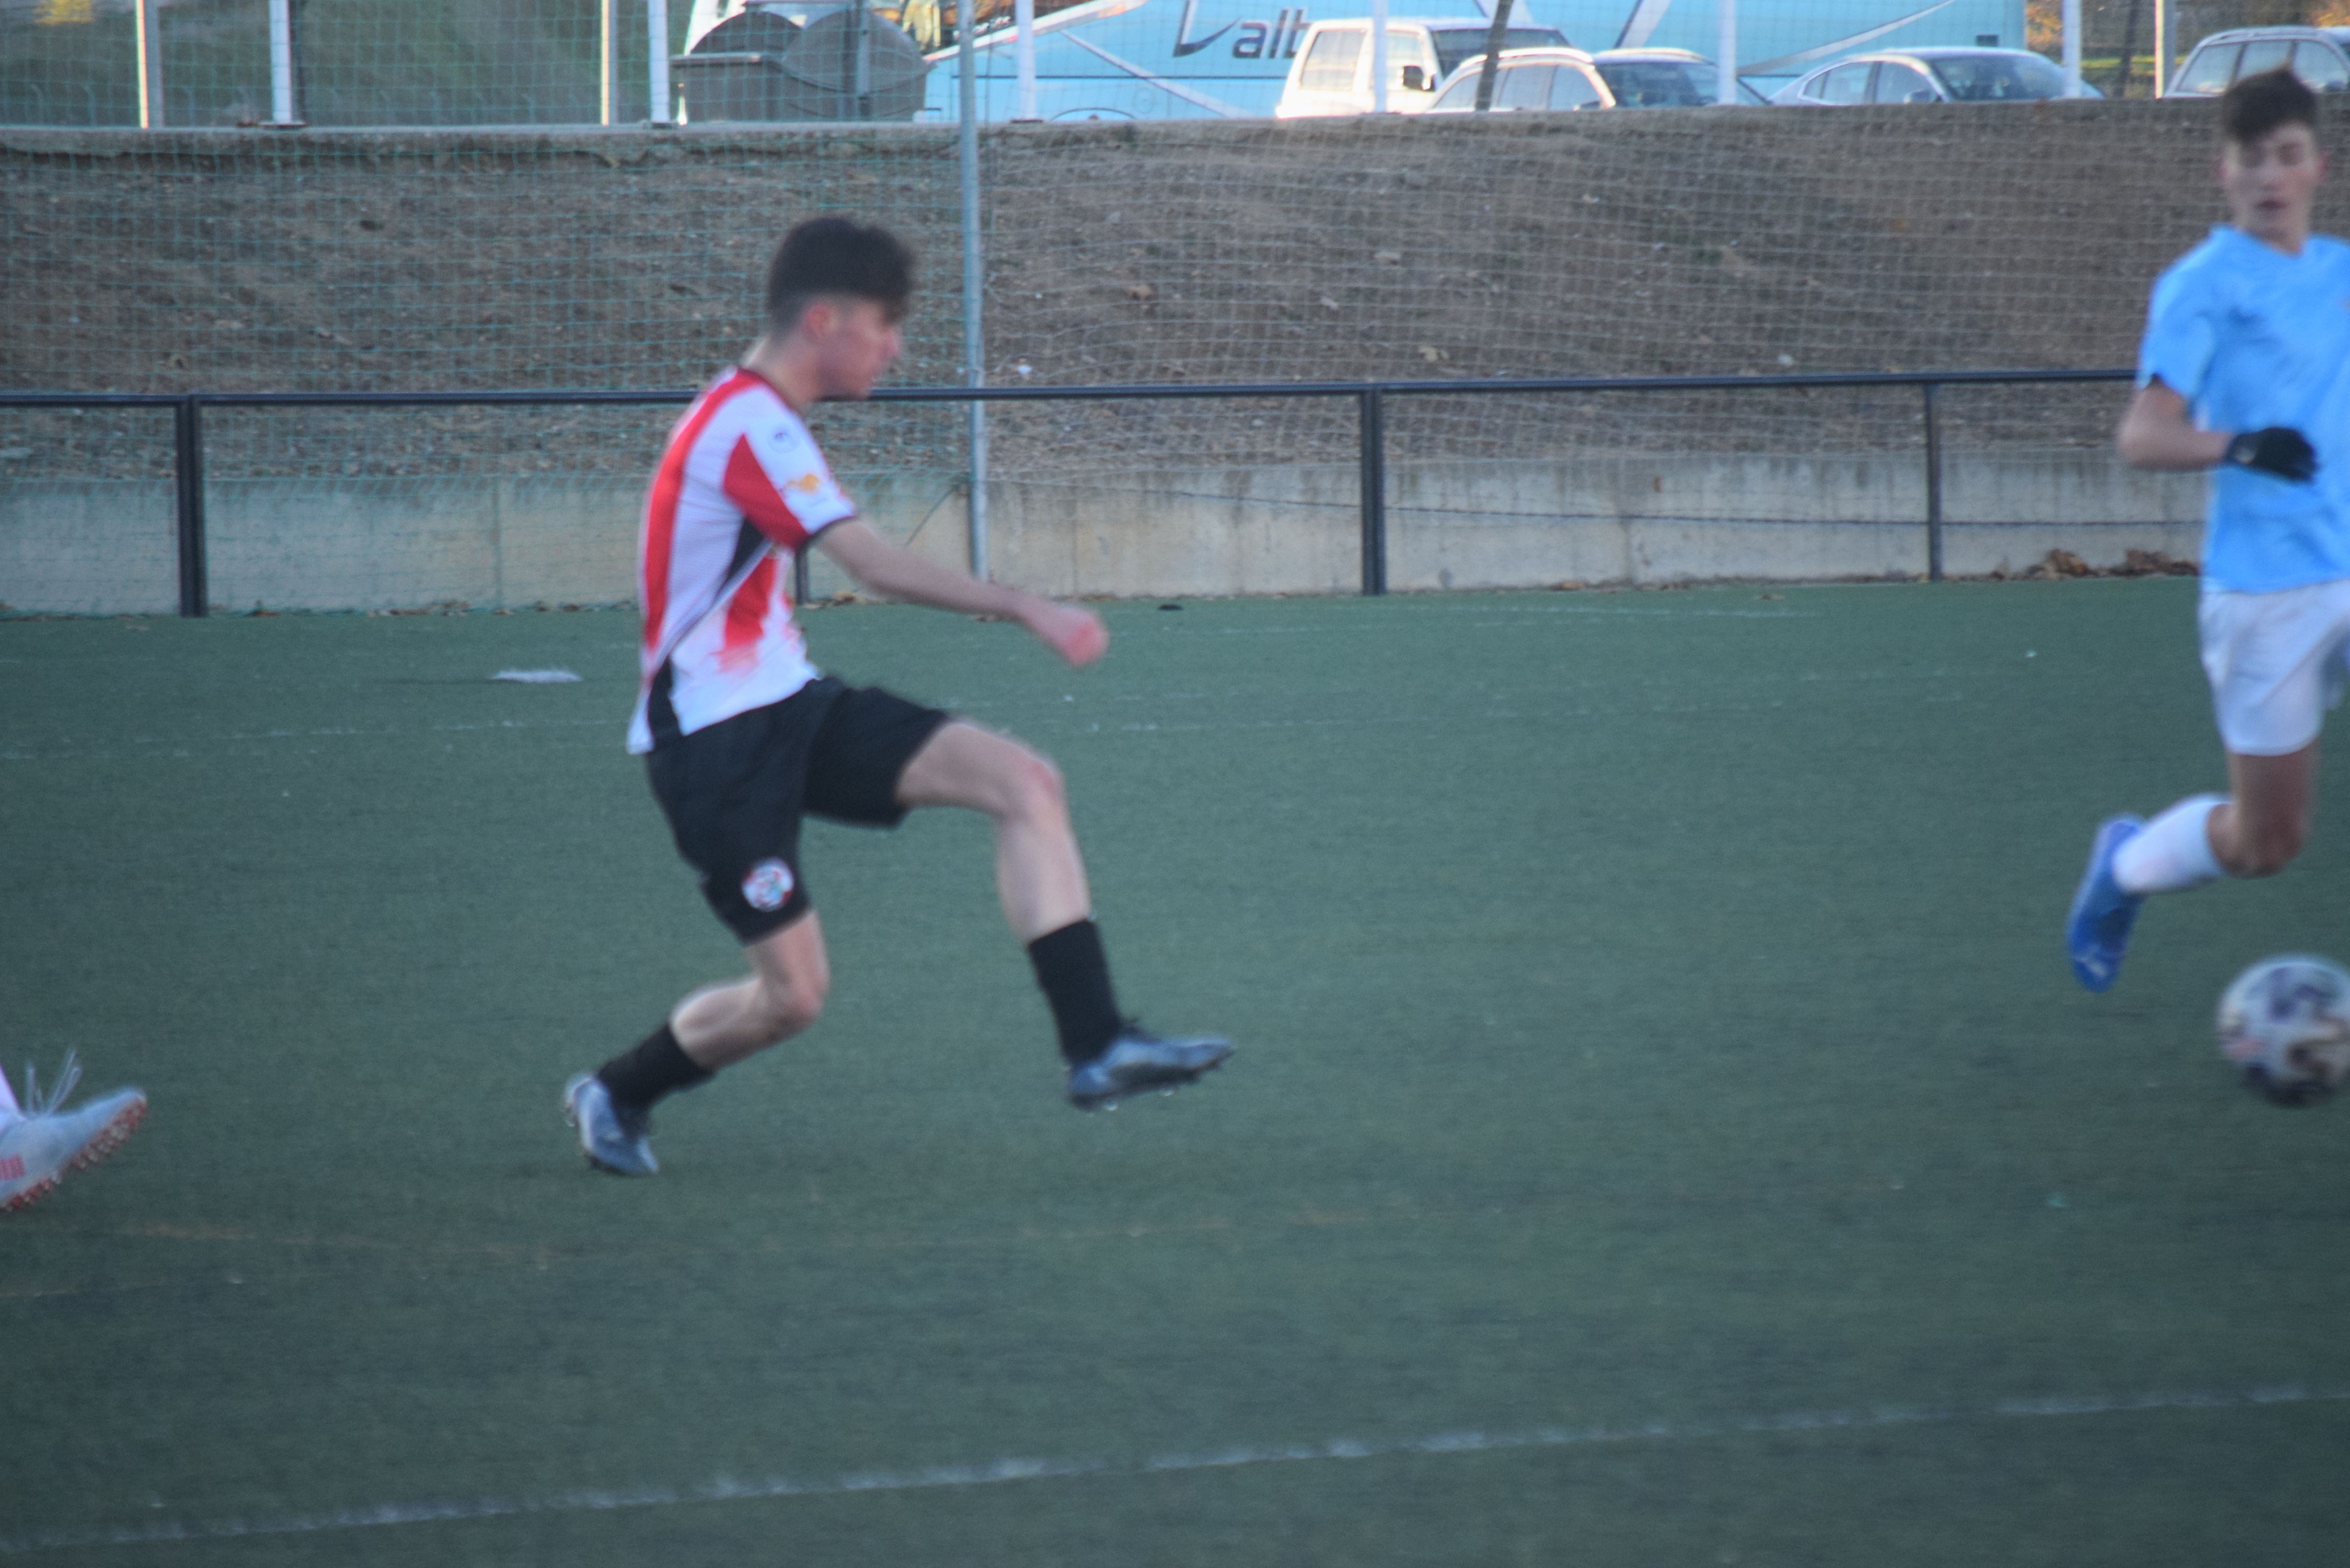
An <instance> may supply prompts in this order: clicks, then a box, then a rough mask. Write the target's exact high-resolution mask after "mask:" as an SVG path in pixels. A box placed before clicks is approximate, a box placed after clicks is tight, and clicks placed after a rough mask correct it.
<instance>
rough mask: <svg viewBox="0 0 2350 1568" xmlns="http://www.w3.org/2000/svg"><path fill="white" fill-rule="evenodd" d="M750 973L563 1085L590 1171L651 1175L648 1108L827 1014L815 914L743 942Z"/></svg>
mask: <svg viewBox="0 0 2350 1568" xmlns="http://www.w3.org/2000/svg"><path fill="white" fill-rule="evenodd" d="M743 957H744V958H745V959H747V960H748V961H750V965H751V972H750V974H749V975H747V976H746V977H744V978H743V979H742V980H737V981H727V982H725V983H724V984H722V985H711V986H704V987H703V988H702V990H700V991H697V992H694V993H693V994H692V995H691V996H689V997H687V998H686V999H685V1000H684V1001H683V1002H679V1003H678V1004H677V1006H676V1007H674V1008H672V1009H671V1012H670V1015H669V1017H668V1018H667V1019H666V1020H664V1021H663V1023H662V1024H661V1026H660V1028H659V1029H657V1030H655V1031H654V1032H653V1033H652V1034H651V1036H650V1038H648V1039H647V1040H646V1041H645V1042H644V1044H640V1045H639V1046H637V1047H636V1048H635V1049H633V1050H629V1051H624V1052H622V1053H621V1054H619V1055H618V1056H615V1057H613V1058H612V1059H611V1060H610V1061H608V1062H607V1063H605V1064H603V1065H602V1066H601V1067H598V1069H596V1071H595V1072H594V1073H593V1074H587V1073H583V1074H581V1075H578V1076H577V1077H576V1078H574V1079H572V1080H571V1082H570V1083H569V1084H567V1085H565V1087H564V1091H563V1110H564V1114H565V1116H568V1117H569V1118H570V1120H571V1125H572V1126H574V1127H577V1128H578V1129H579V1147H580V1148H581V1150H582V1151H583V1152H584V1153H585V1154H586V1155H587V1162H588V1163H589V1164H590V1165H593V1166H595V1167H596V1168H598V1169H599V1170H608V1171H610V1172H611V1173H612V1174H613V1175H615V1176H650V1175H652V1174H653V1172H655V1171H657V1170H659V1169H660V1161H658V1160H656V1159H655V1158H653V1151H652V1144H651V1141H650V1135H651V1132H652V1116H651V1112H652V1107H653V1106H654V1105H655V1104H657V1103H658V1102H659V1101H660V1100H662V1099H664V1098H666V1097H667V1096H671V1095H673V1094H675V1093H677V1092H678V1091H679V1090H680V1089H691V1088H692V1087H694V1086H695V1085H701V1084H706V1083H708V1082H709V1081H710V1079H711V1076H712V1075H713V1074H715V1073H716V1072H717V1071H718V1070H719V1069H720V1068H721V1067H725V1066H731V1065H732V1064H734V1063H736V1062H740V1061H742V1060H743V1058H744V1057H746V1056H754V1055H756V1054H758V1053H760V1052H762V1051H764V1050H765V1049H766V1048H767V1047H768V1046H770V1045H775V1044H781V1043H782V1042H783V1041H785V1040H788V1039H790V1038H791V1037H792V1036H793V1035H795V1034H797V1033H800V1031H802V1030H804V1029H806V1027H807V1026H808V1025H809V1024H811V1023H815V1022H816V1016H817V1015H818V1014H819V1013H821V1012H823V1011H824V998H825V992H827V990H828V989H829V988H830V986H831V983H832V971H831V968H830V966H829V964H828V963H827V961H826V958H825V951H824V927H823V926H822V925H821V924H819V923H818V921H817V919H816V911H815V910H814V909H809V910H806V912H805V913H803V914H802V915H801V916H800V917H799V918H798V919H795V920H794V921H793V922H792V923H791V924H790V925H788V926H785V927H784V928H783V929H780V930H776V931H773V932H770V933H769V934H768V935H766V936H764V937H762V938H761V939H759V940H757V941H754V942H749V943H746V944H745V945H744V946H743Z"/></svg>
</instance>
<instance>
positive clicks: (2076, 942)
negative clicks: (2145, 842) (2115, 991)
mask: <svg viewBox="0 0 2350 1568" xmlns="http://www.w3.org/2000/svg"><path fill="white" fill-rule="evenodd" d="M2144 826H2146V824H2145V823H2144V822H2143V821H2142V820H2141V819H2139V818H2137V817H2135V816H2115V817H2108V818H2107V819H2106V821H2105V822H2104V823H2103V824H2101V825H2100V826H2098V828H2097V836H2096V837H2095V838H2094V839H2092V840H2091V841H2090V843H2089V868H2088V869H2087V870H2086V871H2084V872H2083V873H2081V888H2080V890H2079V891H2078V892H2076V893H2074V895H2073V913H2072V917H2071V918H2070V919H2067V920H2066V921H2065V923H2064V948H2065V950H2066V951H2067V952H2069V953H2070V954H2071V955H2072V958H2073V977H2074V979H2075V980H2078V981H2080V982H2081V983H2082V984H2083V985H2085V986H2086V987H2088V988H2089V989H2090V990H2091V991H2106V990H2110V989H2111V988H2112V986H2113V983H2114V977H2115V976H2116V975H2118V974H2120V973H2121V971H2122V954H2123V953H2125V952H2126V951H2127V950H2129V939H2130V927H2131V926H2132V925H2133V924H2134V923H2136V921H2137V907H2138V906H2139V905H2140V904H2142V903H2144V902H2145V901H2146V900H2145V899H2144V898H2140V897H2138V896H2137V895H2136V894H2133V893H2125V892H2123V891H2122V889H2121V885H2120V884H2119V883H2117V882H2116V881H2115V880H2114V857H2115V856H2116V854H2118V853H2119V852H2120V850H2121V846H2123V845H2125V844H2127V843H2128V842H2129V841H2130V840H2131V839H2133V838H2135V837H2137V832H2138V829H2139V828H2141V827H2144Z"/></svg>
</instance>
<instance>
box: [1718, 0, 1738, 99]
mask: <svg viewBox="0 0 2350 1568" xmlns="http://www.w3.org/2000/svg"><path fill="white" fill-rule="evenodd" d="M1713 15H1714V24H1713V26H1714V52H1715V53H1716V54H1717V55H1719V56H1720V58H1719V59H1718V60H1716V61H1715V63H1714V67H1713V101H1714V102H1716V103H1721V104H1731V103H1736V102H1737V101H1738V0H1717V4H1716V5H1715V6H1714V13H1713Z"/></svg>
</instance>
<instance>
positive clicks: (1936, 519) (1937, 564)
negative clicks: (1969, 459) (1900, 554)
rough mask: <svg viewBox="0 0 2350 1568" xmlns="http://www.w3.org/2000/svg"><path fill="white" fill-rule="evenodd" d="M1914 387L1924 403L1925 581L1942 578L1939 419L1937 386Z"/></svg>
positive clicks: (1927, 382)
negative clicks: (1936, 395)
mask: <svg viewBox="0 0 2350 1568" xmlns="http://www.w3.org/2000/svg"><path fill="white" fill-rule="evenodd" d="M1938 390H1939V388H1938V387H1937V386H1936V385H1935V384H1934V383H1933V382H1931V381H1921V382H1919V383H1918V392H1919V394H1920V395H1921V396H1922V397H1923V399H1924V400H1925V404H1926V580H1927V581H1928V582H1929V583H1939V582H1940V581H1941V580H1942V418H1941V405H1940V404H1939V402H1938V401H1937V400H1935V397H1934V394H1935V392H1937V391H1938Z"/></svg>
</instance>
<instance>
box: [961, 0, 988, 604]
mask: <svg viewBox="0 0 2350 1568" xmlns="http://www.w3.org/2000/svg"><path fill="white" fill-rule="evenodd" d="M971 13H972V4H971V0H955V72H956V76H957V82H956V86H957V88H959V89H960V93H961V98H962V134H961V136H960V137H959V138H958V139H957V141H958V147H957V151H958V153H959V155H960V161H961V162H962V375H963V384H964V385H965V386H968V387H983V386H985V385H986V384H987V338H986V336H985V334H984V333H983V331H982V330H981V322H980V314H979V307H980V296H981V290H982V288H983V286H984V284H985V281H986V275H985V273H984V271H983V269H982V266H981V264H980V254H979V50H978V47H977V46H976V45H975V44H974V43H973V42H972V19H971ZM963 407H964V408H965V409H966V410H969V411H968V412H967V413H966V415H965V416H964V418H965V422H966V425H967V428H968V429H969V431H970V434H971V575H972V576H974V577H980V578H984V577H985V576H987V405H986V404H985V403H983V402H981V401H980V400H978V399H976V398H974V399H972V400H971V401H970V402H968V403H965V404H964V405H963Z"/></svg>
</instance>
